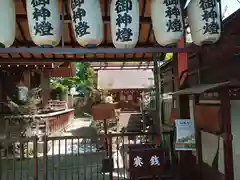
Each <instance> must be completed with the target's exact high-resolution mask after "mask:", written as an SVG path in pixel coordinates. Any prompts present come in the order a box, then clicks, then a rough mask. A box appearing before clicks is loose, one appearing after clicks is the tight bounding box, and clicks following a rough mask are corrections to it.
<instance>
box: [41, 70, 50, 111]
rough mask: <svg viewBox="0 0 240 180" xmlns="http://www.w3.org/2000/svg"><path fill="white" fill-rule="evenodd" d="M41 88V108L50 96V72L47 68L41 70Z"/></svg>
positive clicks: (45, 104) (46, 103)
mask: <svg viewBox="0 0 240 180" xmlns="http://www.w3.org/2000/svg"><path fill="white" fill-rule="evenodd" d="M40 87H41V88H42V93H41V95H42V108H44V107H46V106H47V105H48V100H49V98H50V73H49V71H47V70H44V71H43V72H41V84H40Z"/></svg>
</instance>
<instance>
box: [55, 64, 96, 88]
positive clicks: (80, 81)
mask: <svg viewBox="0 0 240 180" xmlns="http://www.w3.org/2000/svg"><path fill="white" fill-rule="evenodd" d="M75 67H76V76H74V77H67V78H52V79H51V84H52V86H53V88H62V89H68V90H70V89H71V88H73V87H75V88H76V90H77V91H78V92H88V93H89V92H92V91H93V90H94V89H95V88H96V86H97V74H96V72H95V71H94V69H92V68H91V67H90V63H85V62H83V63H75Z"/></svg>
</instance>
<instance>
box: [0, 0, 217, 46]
mask: <svg viewBox="0 0 240 180" xmlns="http://www.w3.org/2000/svg"><path fill="white" fill-rule="evenodd" d="M208 1H209V2H207V1H206V0H205V1H203V0H191V2H190V3H189V5H188V9H187V13H188V23H189V25H190V29H191V38H192V41H193V42H194V43H195V44H196V45H203V44H205V43H210V44H211V43H215V42H216V41H217V40H218V39H219V38H220V31H221V29H220V28H221V27H220V13H219V5H218V3H217V2H216V1H215V0H208ZM202 2H205V4H201V3H202ZM211 2H212V4H211ZM213 2H214V3H213ZM209 3H210V4H209ZM0 4H1V6H0V22H1V26H0V43H1V45H2V46H3V47H10V46H11V45H12V44H13V42H14V39H15V33H16V32H15V31H16V30H15V29H16V28H15V25H16V23H15V22H16V14H15V4H14V0H0ZM69 5H70V12H71V17H72V26H73V29H74V33H75V37H76V40H77V42H78V43H79V44H80V45H81V46H83V47H86V46H98V45H99V44H101V43H102V41H103V37H104V35H103V34H104V28H103V20H102V14H101V8H100V3H99V0H70V1H69ZM26 6H27V17H28V25H29V32H30V35H31V38H32V41H33V42H34V43H35V44H36V45H38V46H51V47H54V46H57V45H58V44H59V42H60V39H61V28H60V27H61V21H60V14H59V9H58V0H27V1H26ZM110 8H111V9H110V12H111V34H112V41H113V44H114V46H115V47H116V48H133V47H135V46H136V44H137V42H138V38H139V25H140V22H139V1H138V0H112V1H111V7H110ZM151 19H152V25H153V32H154V35H155V39H156V41H157V42H158V43H159V44H160V45H162V46H166V45H170V44H174V43H177V41H178V40H179V39H180V38H181V36H182V35H183V31H184V23H183V20H182V12H181V9H180V2H179V0H151Z"/></svg>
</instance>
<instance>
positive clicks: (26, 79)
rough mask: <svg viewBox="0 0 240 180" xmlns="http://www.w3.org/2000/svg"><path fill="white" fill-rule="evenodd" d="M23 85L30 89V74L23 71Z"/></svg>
mask: <svg viewBox="0 0 240 180" xmlns="http://www.w3.org/2000/svg"><path fill="white" fill-rule="evenodd" d="M23 81H24V82H23V83H24V85H25V86H27V87H28V88H31V72H30V71H24V72H23Z"/></svg>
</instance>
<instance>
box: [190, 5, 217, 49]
mask: <svg viewBox="0 0 240 180" xmlns="http://www.w3.org/2000/svg"><path fill="white" fill-rule="evenodd" d="M187 13H188V22H189V25H190V30H191V36H192V40H193V43H194V44H196V45H198V46H200V45H203V44H213V43H215V42H217V41H218V40H219V38H220V35H221V23H220V19H221V18H220V13H219V4H218V3H217V2H216V0H208V1H206V0H205V1H203V0H191V2H190V3H189V5H188V7H187Z"/></svg>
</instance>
